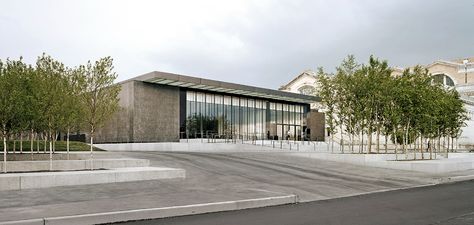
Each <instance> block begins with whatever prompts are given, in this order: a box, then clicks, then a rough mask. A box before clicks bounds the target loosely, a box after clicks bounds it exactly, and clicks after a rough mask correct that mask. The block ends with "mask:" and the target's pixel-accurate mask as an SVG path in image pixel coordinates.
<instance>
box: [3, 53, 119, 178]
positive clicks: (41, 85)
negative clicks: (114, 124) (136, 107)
mask: <svg viewBox="0 0 474 225" xmlns="http://www.w3.org/2000/svg"><path fill="white" fill-rule="evenodd" d="M116 77H117V74H116V73H115V72H113V64H112V58H110V57H105V58H101V59H99V60H98V61H95V62H91V61H88V62H87V64H85V65H80V66H77V67H74V68H69V67H67V66H65V65H64V64H63V63H61V62H60V61H57V60H55V59H53V58H52V57H50V56H48V55H46V54H43V55H42V56H40V57H38V58H37V60H36V64H35V65H28V64H26V63H25V62H23V60H22V58H20V59H18V60H12V59H6V60H4V61H2V60H0V131H1V136H2V138H3V155H4V165H5V166H4V169H3V170H4V172H6V154H7V152H8V146H7V139H14V140H16V139H19V140H20V142H19V143H20V149H19V151H20V153H23V152H24V146H23V140H24V139H28V140H30V146H29V152H30V153H31V154H33V152H34V151H35V150H36V152H39V151H40V147H39V142H40V141H39V140H40V139H41V140H42V141H44V151H46V146H47V144H49V147H48V148H49V154H50V162H51V160H52V153H53V152H54V150H55V141H56V140H57V139H58V135H59V134H60V133H64V134H66V137H67V147H66V148H67V153H68V156H69V135H70V133H71V131H79V130H88V131H89V134H90V137H91V139H90V141H91V146H90V147H91V148H90V150H91V157H92V153H93V137H94V132H95V131H96V129H97V128H98V127H100V126H101V125H102V124H103V123H104V121H106V120H107V119H108V118H109V117H110V115H111V114H112V113H113V112H114V111H115V110H117V108H118V93H119V91H120V86H118V85H114V84H113V83H114V81H115V79H116ZM35 140H36V146H34V143H35ZM14 149H15V148H14ZM51 166H52V163H50V167H51Z"/></svg>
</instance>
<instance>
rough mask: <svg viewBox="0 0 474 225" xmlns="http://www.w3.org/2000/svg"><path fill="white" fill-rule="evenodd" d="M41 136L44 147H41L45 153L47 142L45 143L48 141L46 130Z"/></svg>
mask: <svg viewBox="0 0 474 225" xmlns="http://www.w3.org/2000/svg"><path fill="white" fill-rule="evenodd" d="M43 138H44V149H43V152H44V153H45V154H46V149H47V148H48V147H47V146H48V143H46V142H47V141H48V135H47V134H46V132H45V133H44V134H43Z"/></svg>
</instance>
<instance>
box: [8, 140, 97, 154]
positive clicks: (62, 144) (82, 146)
mask: <svg viewBox="0 0 474 225" xmlns="http://www.w3.org/2000/svg"><path fill="white" fill-rule="evenodd" d="M55 145H56V151H67V150H66V141H56V144H55ZM7 147H8V151H13V141H7ZM15 150H16V151H20V141H16V144H15ZM33 150H34V151H35V152H36V150H37V141H33ZM39 150H40V152H42V151H44V141H39ZM0 151H3V142H0ZM23 151H26V152H29V151H30V141H23ZM46 151H49V142H48V143H47V146H46ZM69 151H90V146H89V145H88V144H86V143H84V142H79V141H70V142H69ZM94 151H104V150H103V149H100V148H96V147H94Z"/></svg>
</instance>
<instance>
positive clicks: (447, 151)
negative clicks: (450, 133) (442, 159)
mask: <svg viewBox="0 0 474 225" xmlns="http://www.w3.org/2000/svg"><path fill="white" fill-rule="evenodd" d="M445 149H446V158H448V153H449V137H448V147H447V148H445Z"/></svg>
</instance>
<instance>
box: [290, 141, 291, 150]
mask: <svg viewBox="0 0 474 225" xmlns="http://www.w3.org/2000/svg"><path fill="white" fill-rule="evenodd" d="M290 151H291V142H290Z"/></svg>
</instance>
